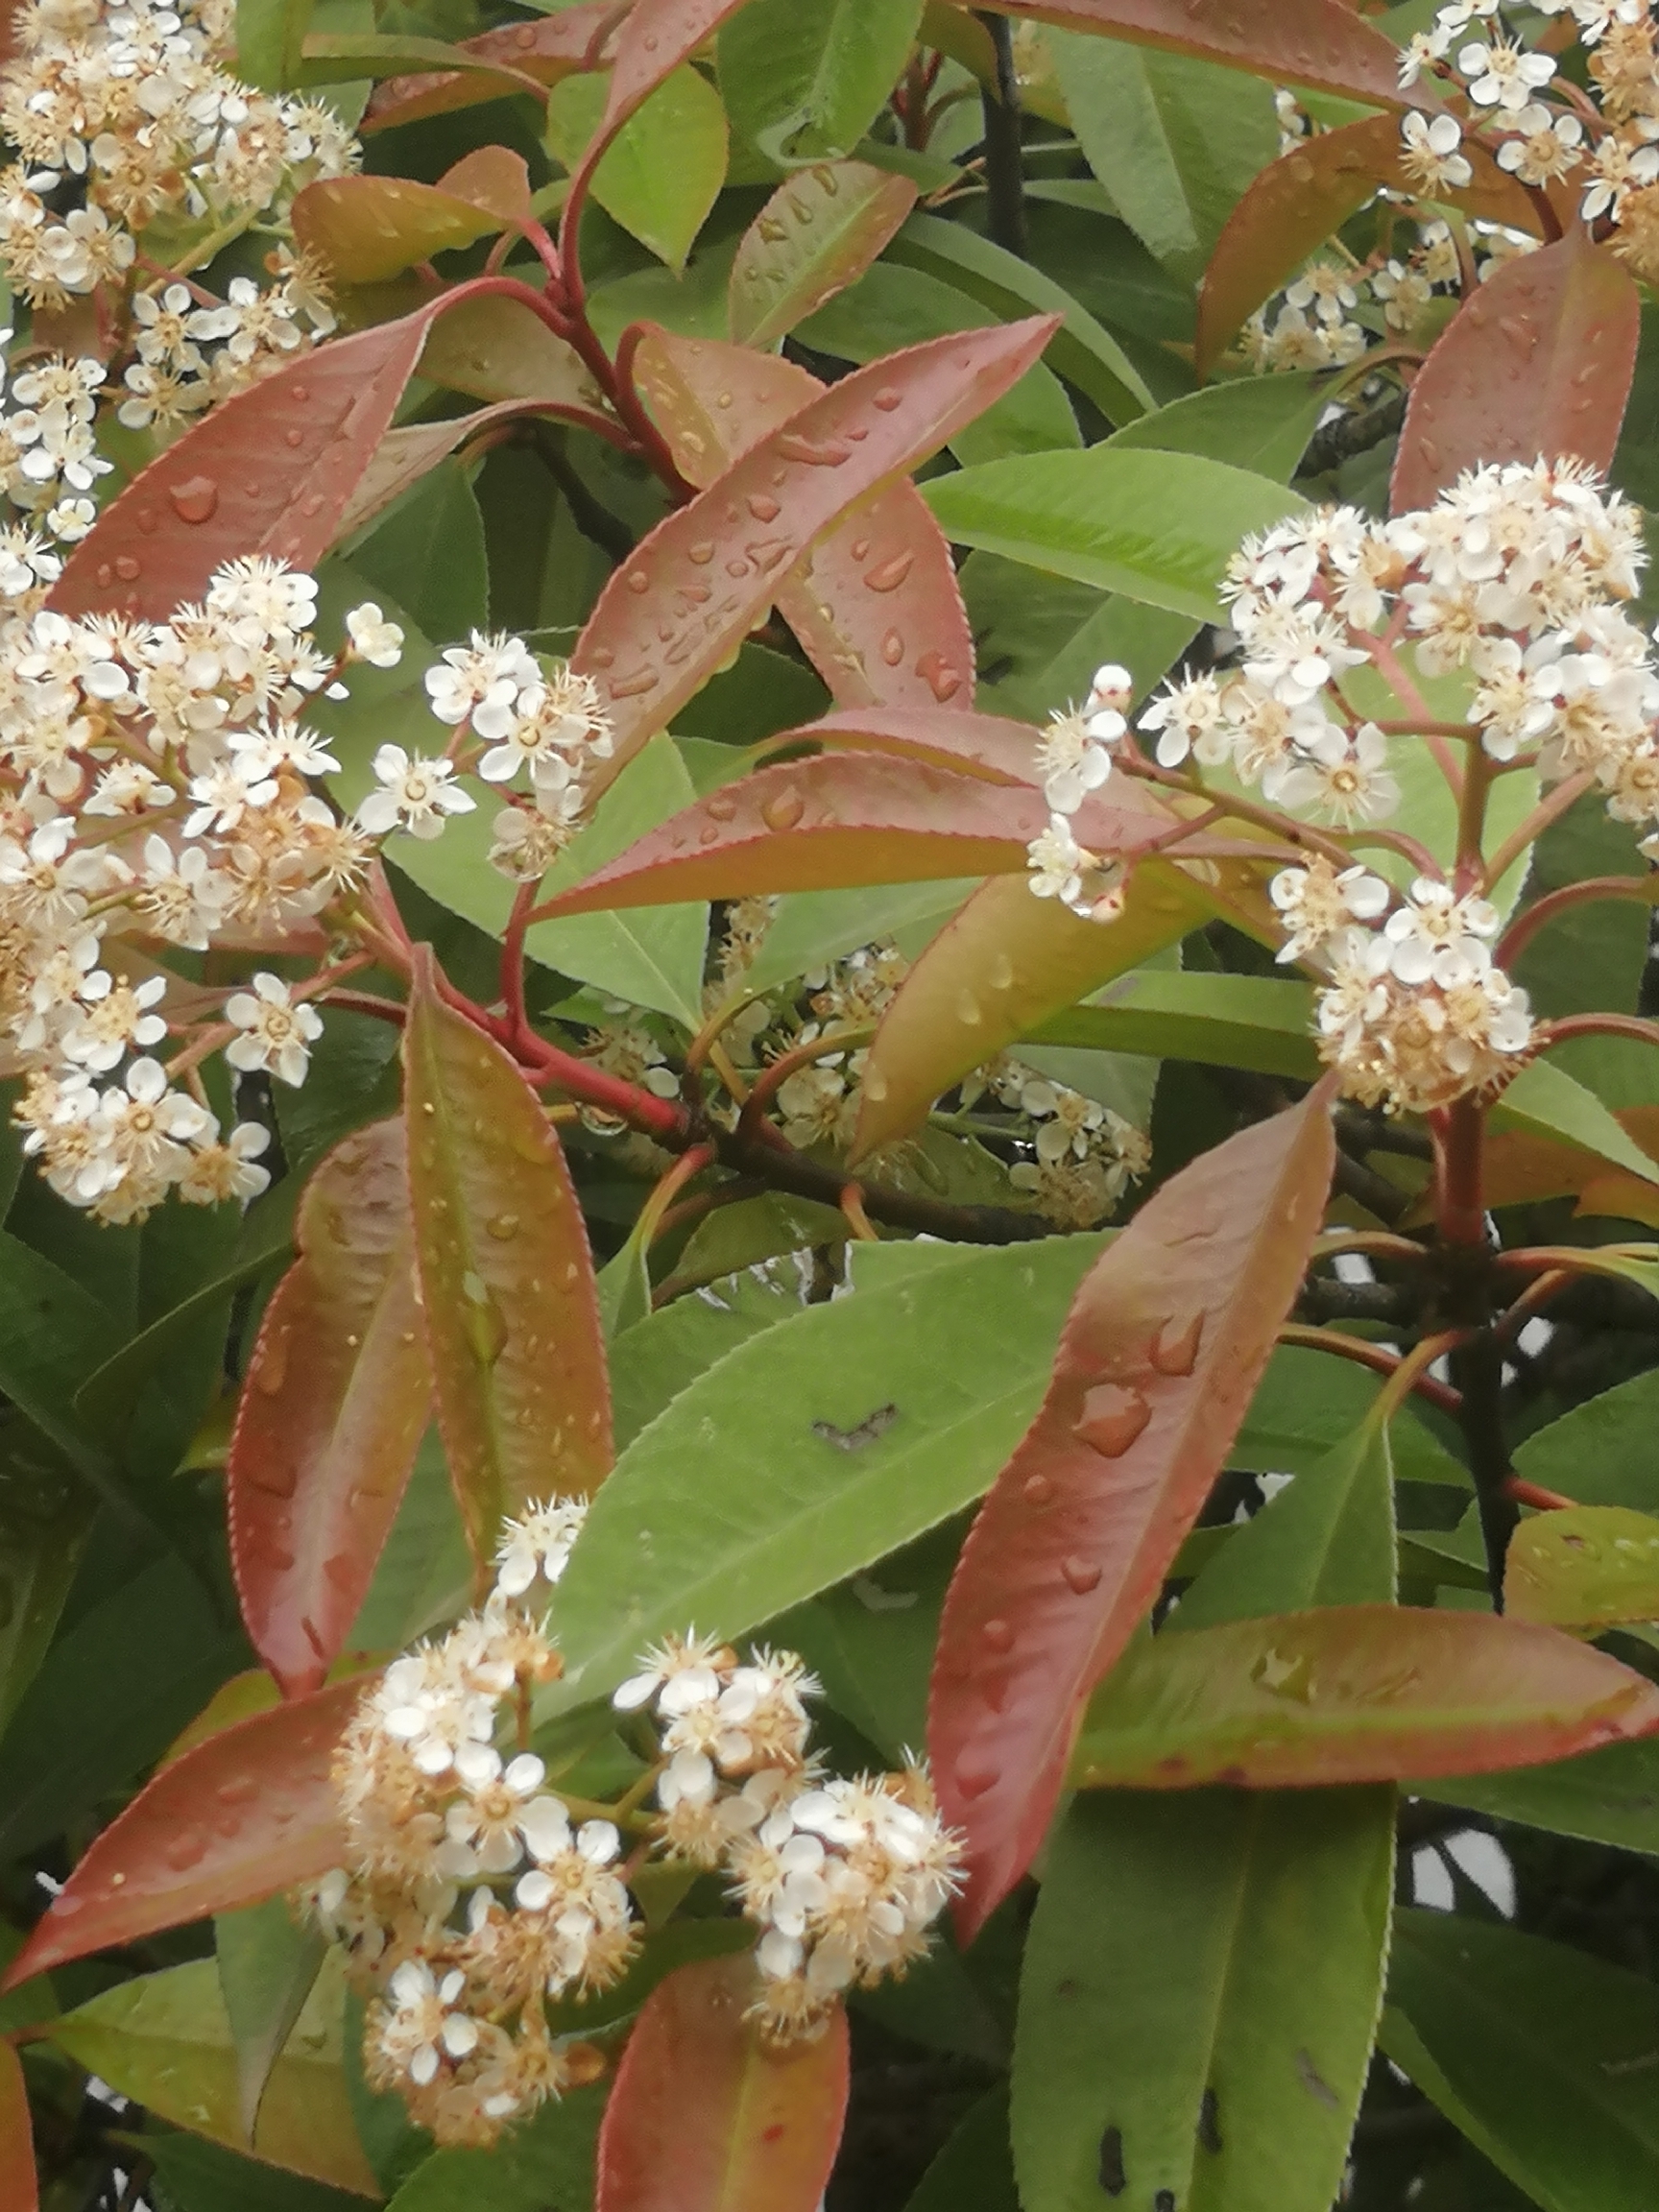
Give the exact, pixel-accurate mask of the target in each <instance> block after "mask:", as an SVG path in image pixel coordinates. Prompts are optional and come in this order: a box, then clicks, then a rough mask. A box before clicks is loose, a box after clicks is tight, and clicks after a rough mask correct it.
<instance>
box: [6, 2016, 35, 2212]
mask: <svg viewBox="0 0 1659 2212" xmlns="http://www.w3.org/2000/svg"><path fill="white" fill-rule="evenodd" d="M0 2202H3V2203H4V2204H5V2205H6V2206H7V2212H36V2207H37V2206H38V2204H39V2202H40V2195H39V2190H38V2188H37V2186H36V2179H35V2130H34V2128H33V2127H32V2126H31V2124H30V2119H29V2090H28V2086H27V2084H26V2083H25V2081H24V2080H23V2065H22V2061H21V2060H20V2059H19V2058H18V2056H17V2054H16V2052H15V2050H14V2049H13V2048H12V2045H11V2044H10V2043H0Z"/></svg>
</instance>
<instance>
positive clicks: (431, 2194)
mask: <svg viewBox="0 0 1659 2212" xmlns="http://www.w3.org/2000/svg"><path fill="white" fill-rule="evenodd" d="M604 2099H605V2092H604V2090H603V2089H600V2088H592V2089H578V2090H574V2091H572V2092H571V2093H570V2094H569V2095H567V2096H565V2097H563V2098H561V2099H560V2100H558V2101H557V2102H556V2103H554V2104H543V2105H542V2107H541V2111H539V2112H538V2113H537V2114H536V2115H535V2117H534V2118H533V2119H531V2120H528V2121H526V2122H525V2123H524V2124H523V2125H522V2126H520V2127H517V2128H510V2129H509V2130H508V2131H507V2133H506V2134H505V2135H504V2136H503V2137H502V2138H501V2140H500V2142H498V2143H496V2144H494V2145H493V2146H492V2148H491V2149H490V2150H488V2151H437V2152H433V2154H432V2155H431V2157H429V2158H428V2159H426V2160H425V2161H424V2163H423V2164H421V2165H420V2166H418V2167H417V2168H416V2169H415V2171H414V2173H413V2174H411V2175H410V2176H409V2178H408V2180H407V2181H405V2182H404V2183H403V2186H402V2187H401V2188H400V2189H399V2190H397V2193H396V2195H395V2196H394V2197H393V2199H392V2201H391V2203H390V2205H389V2206H388V2207H387V2212H478V2207H479V2206H480V2204H487V2205H488V2206H489V2212H549V2207H552V2208H553V2212H589V2206H590V2205H591V2203H592V2201H593V2164H594V2151H595V2147H596V2145H597V2142H598V2136H599V2119H600V2114H601V2112H602V2111H603V2109H604Z"/></svg>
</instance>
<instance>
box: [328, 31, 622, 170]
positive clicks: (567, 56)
mask: <svg viewBox="0 0 1659 2212" xmlns="http://www.w3.org/2000/svg"><path fill="white" fill-rule="evenodd" d="M615 21H616V8H615V0H582V4H581V5H579V6H577V7H574V8H566V9H563V10H561V11H560V12H558V13H556V14H552V15H543V16H542V17H541V20H540V21H538V22H535V23H506V24H503V25H502V26H501V28H500V29H499V30H497V31H486V32H484V33H483V34H482V35H481V36H479V37H476V38H467V39H463V40H462V42H461V45H462V51H463V52H464V53H466V54H467V55H469V57H471V59H472V60H473V61H474V62H475V63H477V64H482V65H483V66H481V67H473V68H471V69H466V70H461V69H428V70H422V71H421V72H420V73H419V74H418V75H416V76H410V77H392V78H388V79H387V80H386V82H385V83H384V84H379V85H376V87H375V89H374V92H373V96H372V98H371V99H370V102H369V106H368V108H367V109H366V110H365V112H364V116H363V121H362V123H361V125H360V126H359V128H360V130H361V131H362V132H363V133H364V135H365V136H368V135H369V134H370V133H371V132H375V131H386V130H390V129H392V128H393V127H394V126H395V125H397V124H401V123H415V122H418V121H420V119H421V117H422V116H426V115H443V114H446V113H448V112H449V111H450V109H452V108H473V107H477V106H479V105H480V104H481V103H482V102H484V101H486V100H495V99H498V98H499V97H500V94H501V84H500V82H499V81H497V82H496V83H495V84H492V82H491V80H490V77H489V75H488V64H489V63H491V62H499V63H500V64H502V65H503V66H504V67H505V68H508V69H511V70H514V71H515V72H517V75H519V76H521V77H534V78H535V79H536V80H537V82H538V83H539V84H558V82H559V81H560V79H561V78H562V77H569V76H572V75H573V74H574V73H575V72H576V71H577V70H580V69H584V68H589V67H592V66H594V63H593V62H592V61H591V60H589V56H590V53H591V50H592V48H593V45H594V42H595V40H599V41H601V42H602V41H603V38H604V36H605V34H606V32H607V31H608V30H609V29H610V28H611V27H612V26H613V25H614V23H615Z"/></svg>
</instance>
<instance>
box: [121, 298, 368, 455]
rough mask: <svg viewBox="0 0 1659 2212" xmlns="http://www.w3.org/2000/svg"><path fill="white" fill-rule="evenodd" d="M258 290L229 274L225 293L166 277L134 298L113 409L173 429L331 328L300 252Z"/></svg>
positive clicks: (132, 425) (139, 423) (141, 426)
mask: <svg viewBox="0 0 1659 2212" xmlns="http://www.w3.org/2000/svg"><path fill="white" fill-rule="evenodd" d="M290 266H291V268H292V272H293V273H292V274H291V275H290V276H286V277H285V278H284V279H283V280H282V281H281V282H280V283H277V284H273V285H270V286H267V287H266V288H265V289H264V290H263V291H262V290H261V289H260V287H259V286H258V285H257V284H255V283H254V282H253V280H252V277H248V276H233V277H232V278H231V279H230V282H229V285H228V288H227V290H228V297H227V298H226V299H224V300H218V299H214V298H213V297H212V296H211V295H204V294H202V293H201V292H200V290H199V289H193V288H192V287H191V286H189V285H187V284H179V283H173V284H164V285H162V286H160V287H159V288H158V289H157V290H156V291H154V292H139V293H136V294H134V296H133V300H132V349H133V351H134V352H135V353H136V354H137V356H138V358H137V359H136V360H135V361H134V362H132V365H131V367H130V368H129V369H128V371H127V373H126V377H125V396H124V397H123V398H122V400H121V403H120V405H119V406H118V407H117V409H116V410H115V412H116V413H117V415H118V416H119V417H120V419H121V421H123V422H125V423H126V425H127V427H128V428H129V429H130V430H146V429H149V428H150V427H151V426H152V425H154V426H155V427H156V429H159V430H172V429H177V428H178V427H180V425H181V424H183V423H186V422H188V421H191V420H192V419H193V418H194V417H195V416H198V415H200V414H201V413H202V412H203V411H204V409H205V408H208V407H211V406H212V405H213V404H214V402H215V401H216V400H220V399H228V397H230V395H231V394H232V393H233V392H240V391H243V390H244V389H245V388H246V387H247V386H248V385H249V384H252V383H254V382H256V381H257V380H258V378H259V377H260V376H261V375H263V374H265V373H267V372H268V371H269V370H272V369H275V368H279V367H280V366H281V364H282V363H283V362H284V361H285V360H287V359H289V358H290V356H291V355H293V354H295V353H297V352H300V351H301V350H302V349H304V348H305V347H307V346H310V345H313V344H315V343H316V341H317V340H318V339H319V338H325V337H327V336H328V335H329V333H330V332H331V331H332V330H333V328H334V317H333V314H332V312H331V311H330V309H329V306H328V300H327V291H326V287H325V284H324V283H323V281H322V279H321V277H320V276H318V274H317V273H316V272H315V271H313V270H312V269H311V268H310V267H309V265H308V263H306V262H305V261H304V259H303V258H302V257H301V259H298V260H294V261H292V262H291V264H290Z"/></svg>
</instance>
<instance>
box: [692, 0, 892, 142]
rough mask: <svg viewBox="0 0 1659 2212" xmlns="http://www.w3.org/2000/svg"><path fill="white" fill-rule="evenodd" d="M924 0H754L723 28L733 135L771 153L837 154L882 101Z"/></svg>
mask: <svg viewBox="0 0 1659 2212" xmlns="http://www.w3.org/2000/svg"><path fill="white" fill-rule="evenodd" d="M922 6H923V0H752V4H751V5H750V6H749V7H747V8H745V9H743V10H742V11H741V12H739V13H738V14H737V15H736V16H734V17H733V20H732V21H731V22H730V23H727V24H725V25H723V26H722V28H721V32H720V46H719V53H720V87H721V90H722V91H723V92H724V93H725V95H726V105H727V108H728V109H729V111H730V113H731V116H732V127H733V131H735V132H736V133H737V135H738V136H739V137H740V138H742V139H745V140H747V141H748V143H749V144H750V145H752V146H754V147H756V148H757V150H758V151H759V152H760V153H762V154H763V155H764V156H766V158H767V159H768V160H769V161H772V162H776V163H777V164H778V165H779V166H780V167H782V168H789V167H791V166H793V165H794V164H795V163H797V162H805V161H814V160H823V159H824V158H825V157H826V156H828V157H829V159H831V160H835V159H839V158H841V157H842V156H845V155H848V154H851V153H852V152H853V150H854V147H855V146H856V145H857V144H858V141H859V140H860V139H861V138H862V137H863V136H864V134H865V132H867V131H868V130H869V128H870V126H871V124H872V123H874V121H875V120H876V118H877V116H878V115H879V114H880V112H881V110H882V109H883V108H885V107H886V105H887V96H888V94H889V93H890V92H891V91H892V89H893V84H894V81H895V80H896V79H897V78H898V77H900V76H901V75H902V73H903V68H904V61H905V57H906V56H907V55H908V53H909V51H910V48H911V45H912V43H913V41H914V39H915V36H916V28H917V25H918V24H919V23H920V22H921V20H922Z"/></svg>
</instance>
